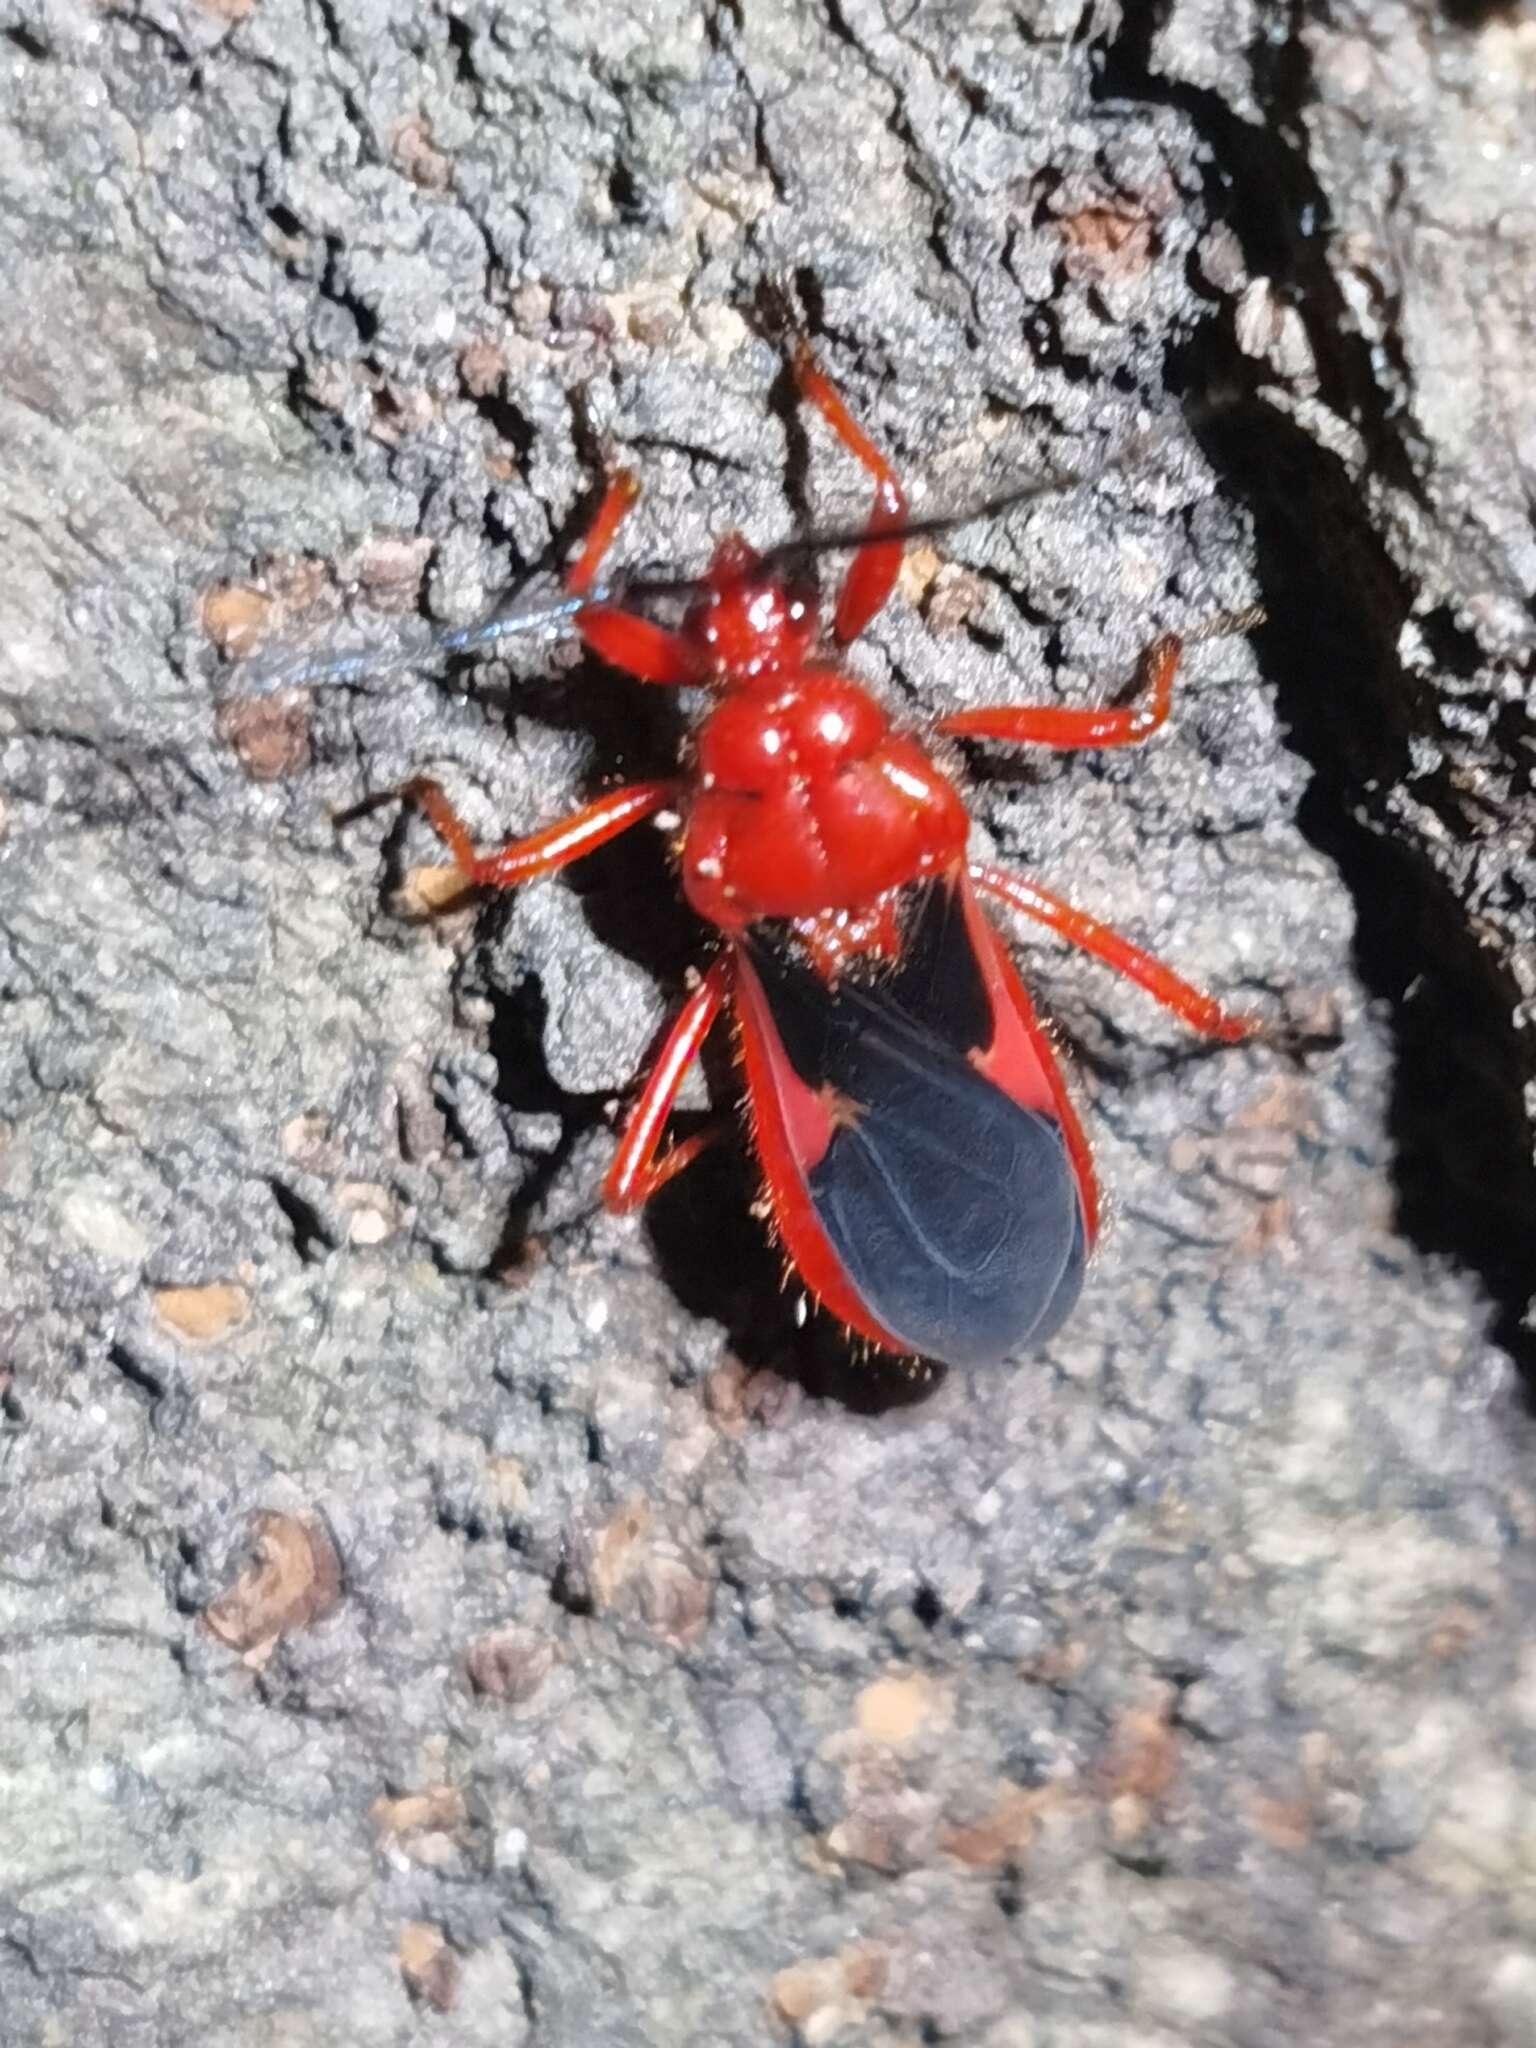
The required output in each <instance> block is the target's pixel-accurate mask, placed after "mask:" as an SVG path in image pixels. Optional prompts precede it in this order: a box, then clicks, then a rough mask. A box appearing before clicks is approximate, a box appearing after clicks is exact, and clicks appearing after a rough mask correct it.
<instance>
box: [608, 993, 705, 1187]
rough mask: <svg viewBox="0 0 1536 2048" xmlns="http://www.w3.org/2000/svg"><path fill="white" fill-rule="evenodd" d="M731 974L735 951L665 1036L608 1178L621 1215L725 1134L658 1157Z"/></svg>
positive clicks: (699, 1138) (700, 1135)
mask: <svg viewBox="0 0 1536 2048" xmlns="http://www.w3.org/2000/svg"><path fill="white" fill-rule="evenodd" d="M730 974H731V956H730V954H729V953H722V954H721V955H720V956H719V958H718V959H717V960H716V961H715V963H714V965H713V966H712V967H711V968H710V970H709V972H708V973H707V974H706V975H705V976H704V979H703V980H702V981H701V982H700V983H699V985H698V987H697V988H696V989H695V990H694V991H693V993H692V995H690V996H689V998H688V1000H687V1001H686V1002H685V1003H684V1004H683V1007H682V1009H681V1010H679V1012H678V1013H677V1016H676V1017H675V1018H674V1019H673V1021H672V1024H671V1026H670V1028H669V1029H668V1031H667V1035H666V1037H665V1038H664V1039H663V1041H662V1045H661V1050H660V1052H659V1053H657V1055H656V1059H655V1062H654V1064H653V1065H652V1067H651V1071H650V1073H649V1074H648V1075H647V1076H646V1080H645V1086H644V1087H643V1088H642V1089H641V1091H640V1094H639V1097H638V1099H637V1100H636V1102H635V1106H634V1108H633V1109H632V1110H631V1111H630V1112H629V1116H628V1117H627V1119H626V1120H625V1124H624V1134H623V1136H622V1137H621V1138H620V1140H619V1149H618V1151H617V1152H616V1153H615V1154H614V1155H613V1164H612V1165H611V1166H610V1167H609V1169H608V1172H607V1175H606V1177H605V1178H604V1181H603V1201H604V1203H605V1204H606V1205H607V1207H608V1208H610V1209H612V1210H613V1211H614V1212H615V1213H616V1214H617V1215H621V1216H622V1215H626V1214H627V1213H628V1212H629V1211H630V1210H631V1209H638V1208H639V1207H640V1206H641V1205H642V1203H645V1202H648V1201H649V1200H650V1198H651V1196H652V1195H654V1194H655V1192H656V1190H657V1189H658V1188H661V1187H665V1186H666V1184H667V1182H668V1181H669V1180H671V1178H672V1176H673V1175H674V1174H676V1173H681V1172H682V1170H683V1168H684V1167H685V1166H688V1165H691V1164H692V1162H693V1161H694V1160H695V1159H697V1158H698V1156H699V1154H700V1153H701V1152H702V1151H703V1150H704V1148H705V1146H706V1145H709V1144H712V1143H713V1142H714V1140H715V1138H716V1137H717V1136H718V1135H719V1133H718V1131H717V1130H713V1129H711V1130H704V1131H699V1132H697V1133H696V1134H695V1135H694V1136H693V1137H691V1138H684V1139H683V1140H682V1142H681V1143H680V1144H676V1145H673V1146H671V1147H670V1148H669V1149H668V1150H667V1151H666V1152H664V1153H663V1154H662V1156H661V1157H660V1159H658V1158H657V1156H656V1153H657V1150H658V1148H659V1146H660V1144H661V1139H662V1133H663V1131H664V1130H665V1129H666V1124H667V1119H668V1117H670V1116H671V1114H672V1107H673V1104H674V1103H675V1102H676V1101H677V1092H678V1090H679V1089H680V1088H681V1087H682V1085H683V1076H684V1075H685V1074H686V1073H687V1071H688V1069H689V1067H690V1066H692V1064H693V1062H694V1060H695V1059H696V1058H697V1057H698V1053H699V1049H700V1047H701V1046H702V1045H703V1043H704V1041H705V1039H706V1038H707V1037H708V1036H709V1032H710V1027H711V1026H712V1025H713V1024H714V1021H715V1019H716V1018H717V1017H718V1016H719V1014H720V1011H721V1008H722V1006H723V1005H724V1002H725V998H726V992H727V989H728V987H729V985H730Z"/></svg>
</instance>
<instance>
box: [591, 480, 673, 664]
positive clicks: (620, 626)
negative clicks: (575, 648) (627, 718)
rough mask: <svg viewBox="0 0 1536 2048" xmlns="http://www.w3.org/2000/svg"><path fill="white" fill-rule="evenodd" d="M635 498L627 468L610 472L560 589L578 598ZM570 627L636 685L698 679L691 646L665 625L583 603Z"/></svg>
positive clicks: (635, 484) (610, 607)
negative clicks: (593, 515) (563, 585)
mask: <svg viewBox="0 0 1536 2048" xmlns="http://www.w3.org/2000/svg"><path fill="white" fill-rule="evenodd" d="M639 496H640V485H639V483H638V482H637V481H636V479H635V478H634V477H633V476H632V475H631V474H630V472H629V471H628V470H627V469H618V470H615V471H614V473H613V475H612V476H611V477H610V478H609V479H608V488H607V490H606V491H604V493H603V501H602V503H601V504H600V505H599V506H598V508H597V516H596V517H595V518H594V519H593V521H592V524H591V526H590V527H589V528H588V530H587V537H586V539H585V540H584V541H583V542H582V545H581V553H580V554H579V555H578V556H577V557H576V559H575V561H574V562H573V563H572V564H571V566H570V568H569V569H568V570H567V571H566V577H565V587H566V589H567V590H568V591H569V592H570V593H571V595H572V596H573V597H584V596H585V595H586V593H587V592H588V591H589V590H590V589H591V588H592V585H593V582H594V580H595V578H596V576H597V572H598V568H599V566H600V565H601V563H602V559H603V557H604V555H606V554H607V552H608V550H609V548H610V547H611V546H612V545H613V537H614V535H615V534H616V533H617V532H618V530H619V528H620V526H622V525H623V523H624V519H625V515H626V514H627V513H628V512H629V509H630V507H631V506H632V505H633V504H634V503H635V500H636V499H637V498H638V497H639ZM576 630H577V632H578V633H580V635H581V637H582V639H583V640H585V641H586V643H587V645H588V646H589V647H590V648H591V649H592V652H593V653H594V654H598V655H601V656H602V658H603V660H604V661H607V662H611V663H612V664H613V666H614V667H615V668H621V669H623V670H624V672H625V674H626V675H631V676H635V677H637V678H638V679H639V681H641V682H642V683H692V682H697V680H698V674H699V668H698V663H697V661H696V660H695V659H694V654H693V649H692V647H691V645H690V644H689V642H688V641H687V640H686V639H684V637H683V635H682V634H681V633H669V632H668V631H667V629H666V627H665V626H657V625H654V624H653V623H652V622H651V620H649V619H641V618H637V617H635V615H634V614H633V613H632V612H625V611H620V610H619V608H618V607H617V606H616V605H611V604H594V605H588V606H587V608H586V610H585V611H581V612H578V613H577V615H576Z"/></svg>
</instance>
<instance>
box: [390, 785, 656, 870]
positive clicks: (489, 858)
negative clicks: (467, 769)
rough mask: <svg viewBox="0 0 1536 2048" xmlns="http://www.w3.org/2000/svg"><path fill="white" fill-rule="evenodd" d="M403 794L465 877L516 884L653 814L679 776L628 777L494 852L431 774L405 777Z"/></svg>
mask: <svg viewBox="0 0 1536 2048" xmlns="http://www.w3.org/2000/svg"><path fill="white" fill-rule="evenodd" d="M399 793H400V795H401V796H402V797H403V798H404V799H405V800H406V801H407V802H409V803H414V804H419V805H420V806H421V809H422V811H423V813H424V814H425V816H426V819H427V822H428V824H430V825H431V827H432V829H433V831H434V832H435V833H436V834H437V836H438V838H439V839H441V840H442V842H443V844H444V846H446V847H447V849H448V851H449V852H450V853H451V854H452V855H453V858H454V862H455V865H456V866H458V867H459V868H461V869H462V870H463V872H464V878H465V880H466V882H468V883H470V884H471V885H474V886H479V887H485V888H491V889H515V888H516V887H517V886H518V884H519V883H520V882H531V881H532V880H533V879H534V877H535V876H536V875H551V874H553V873H554V872H555V870H556V869H557V868H563V867H567V866H569V864H570V863H571V862H572V861H573V860H580V859H581V858H582V856H583V855H584V854H588V853H594V852H596V850H597V848H598V847H600V846H604V845H606V844H607V842H608V841H609V840H610V839H616V838H617V837H618V836H619V834H620V833H621V832H627V831H628V830H629V828H630V826H631V825H638V824H639V823H640V821H641V819H642V818H648V817H650V816H651V815H652V814H653V813H654V812H656V811H659V810H661V809H662V808H663V806H664V805H666V804H668V803H672V802H674V801H675V800H676V798H677V795H678V787H677V784H676V783H675V782H671V781H668V782H627V783H625V784H624V785H623V787H622V788H620V789H610V790H608V791H607V792H606V793H605V794H604V795H603V796H600V797H598V798H596V799H595V800H594V801H593V802H592V803H589V804H583V805H582V807H581V809H580V810H579V811H572V812H571V814H570V816H569V817H567V818H560V819H557V820H556V822H555V823H554V824H553V825H546V826H544V828H543V829H542V830H541V831H538V832H530V833H529V835H528V837H527V838H526V839H513V840H509V841H508V843H507V844H506V845H505V846H500V847H498V848H497V849H496V851H495V852H494V853H476V851H475V847H474V841H473V840H472V839H471V838H470V836H469V828H468V827H467V826H466V825H465V823H464V821H463V819H462V818H461V817H460V816H459V814H458V812H457V811H456V810H455V809H454V808H453V805H452V804H451V803H450V802H449V801H448V798H447V797H446V796H445V795H444V794H443V791H442V789H441V788H440V787H439V786H438V784H437V783H435V782H433V781H432V780H431V778H430V777H428V776H425V775H418V776H416V777H414V778H413V779H412V780H411V781H410V782H407V783H406V784H405V785H404V786H403V787H402V788H401V790H400V792H399Z"/></svg>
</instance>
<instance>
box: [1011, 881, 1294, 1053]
mask: <svg viewBox="0 0 1536 2048" xmlns="http://www.w3.org/2000/svg"><path fill="white" fill-rule="evenodd" d="M971 879H972V880H973V881H974V882H975V884H976V886H977V888H978V889H980V890H982V891H983V892H984V893H985V894H986V895H988V896H994V897H996V899H997V901H998V902H999V903H1006V904H1007V906H1008V908H1009V909H1010V910H1016V911H1018V912H1019V913H1020V914H1021V915H1022V916H1024V917H1032V918H1033V919H1034V920H1035V922H1036V923H1037V924H1043V925H1045V926H1047V927H1048V929H1049V930H1051V931H1053V932H1057V933H1059V934H1060V936H1061V937H1062V938H1064V939H1066V940H1068V941H1069V942H1070V943H1071V944H1072V945H1074V946H1081V947H1082V949H1083V951H1084V952H1085V953H1092V954H1093V956H1094V958H1095V959H1096V960H1102V961H1103V962H1104V963H1105V964H1106V966H1109V967H1113V968H1114V969H1115V971H1116V973H1118V974H1123V975H1124V976H1125V978H1126V979H1127V981H1134V982H1135V983H1136V985H1137V987H1138V988H1144V989H1145V990H1146V992H1147V994H1148V995H1149V996H1152V997H1154V998H1155V999H1156V1000H1157V1001H1158V1002H1160V1003H1161V1004H1162V1006H1163V1008H1164V1009H1165V1010H1172V1011H1173V1013H1174V1015H1175V1016H1176V1017H1179V1018H1182V1020H1183V1021H1184V1023H1186V1024H1187V1025H1188V1026H1189V1027H1190V1029H1191V1030H1192V1031H1198V1032H1199V1033H1200V1035H1201V1037H1202V1038H1220V1039H1224V1040H1225V1041H1226V1043H1227V1044H1229V1045H1235V1044H1236V1043H1237V1041H1238V1040H1239V1039H1241V1038H1250V1037H1252V1036H1253V1034H1254V1033H1255V1032H1256V1031H1258V1030H1260V1029H1261V1028H1262V1025H1261V1020H1260V1019H1259V1018H1257V1017H1243V1016H1238V1015H1236V1014H1235V1013H1234V1012H1232V1011H1230V1010H1224V1009H1223V1008H1222V1007H1221V1005H1220V1003H1218V1002H1215V1001H1213V999H1212V998H1211V997H1210V996H1207V995H1202V994H1201V992H1200V991H1199V989H1197V988H1192V987H1191V986H1190V984H1189V983H1188V982H1187V981H1182V980H1180V978H1179V976H1178V975H1176V974H1175V973H1174V971H1173V969H1172V968H1171V967H1165V966H1164V965H1163V963H1162V961H1161V960H1154V959H1153V957H1152V955H1151V954H1150V953H1143V952H1142V950H1141V948H1140V947H1139V946H1133V945H1132V944H1131V943H1130V941H1129V940H1128V939H1122V938H1121V937H1120V935H1119V933H1118V932H1112V931H1111V930H1110V928H1109V926H1108V925H1105V924H1100V923H1099V921H1098V919H1097V918H1093V917H1089V916H1088V915H1087V913H1086V912H1085V911H1081V910H1074V909H1073V908H1072V907H1071V905H1070V904H1067V903H1063V902H1062V900H1061V898H1060V897H1059V896H1050V895H1047V893H1046V892H1045V890H1044V889H1039V888H1036V886H1035V884H1034V883H1033V882H1026V881H1025V880H1024V879H1023V877H1022V876H1020V875H1010V874H1008V873H1007V872H1006V871H1005V870H1004V869H1002V868H993V867H986V866H984V865H983V864H982V863H981V862H979V861H978V862H973V863H972V866H971Z"/></svg>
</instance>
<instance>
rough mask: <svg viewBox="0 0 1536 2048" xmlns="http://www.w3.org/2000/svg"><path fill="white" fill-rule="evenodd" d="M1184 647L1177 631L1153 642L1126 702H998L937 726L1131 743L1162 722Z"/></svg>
mask: <svg viewBox="0 0 1536 2048" xmlns="http://www.w3.org/2000/svg"><path fill="white" fill-rule="evenodd" d="M1183 651H1184V643H1183V641H1182V640H1181V639H1180V638H1179V636H1178V634H1177V633H1164V634H1163V635H1162V636H1161V638H1160V639H1157V640H1154V641H1153V642H1152V644H1151V646H1150V647H1148V648H1147V649H1146V651H1145V653H1143V655H1142V657H1141V659H1140V660H1139V661H1138V662H1137V664H1136V684H1137V694H1136V698H1135V701H1134V702H1132V703H1130V704H1110V705H1099V706H1097V707H1095V708H1094V709H1092V710H1086V711H1079V710H1069V709H1066V708H1064V707H1060V706H1057V705H1054V704H1048V705H1047V704H997V705H993V706H991V707H989V708H987V709H985V710H981V711H956V712H954V713H953V714H952V715H951V716H950V717H948V718H941V719H940V720H939V722H938V728H937V729H938V731H940V732H943V733H950V734H953V735H954V736H956V737H957V738H960V739H972V740H1003V741H1005V742H1006V743H1008V744H1009V745H1011V746H1031V747H1062V748H1071V747H1133V746H1135V745H1136V743H1137V741H1138V740H1144V739H1147V738H1149V737H1150V736H1151V735H1152V734H1153V733H1155V732H1156V731H1157V729H1158V727H1159V726H1160V725H1162V724H1163V722H1164V721H1165V720H1166V718H1167V716H1168V708H1169V705H1170V704H1171V703H1172V701H1173V678H1174V672H1175V670H1176V669H1177V668H1178V665H1179V656H1180V655H1181V654H1182V653H1183Z"/></svg>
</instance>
